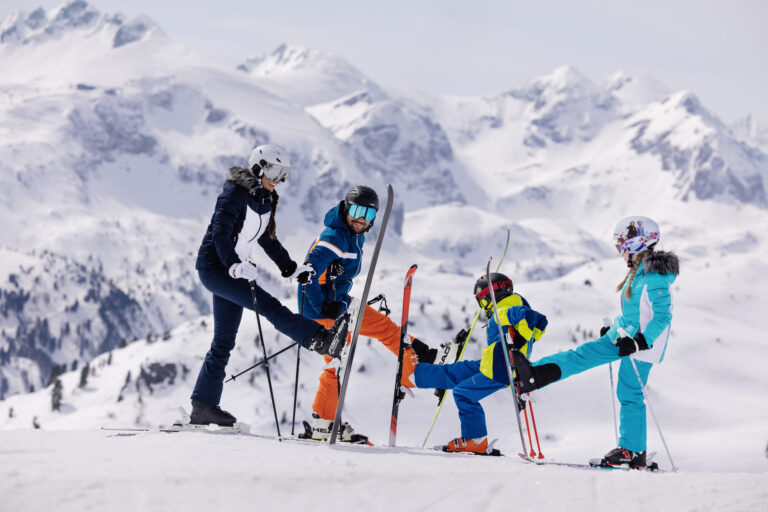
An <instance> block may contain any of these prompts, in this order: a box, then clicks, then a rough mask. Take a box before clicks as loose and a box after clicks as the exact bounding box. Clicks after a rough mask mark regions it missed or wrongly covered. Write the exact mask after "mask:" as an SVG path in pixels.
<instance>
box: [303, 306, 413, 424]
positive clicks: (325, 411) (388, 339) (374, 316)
mask: <svg viewBox="0 0 768 512" xmlns="http://www.w3.org/2000/svg"><path fill="white" fill-rule="evenodd" d="M315 322H318V323H320V324H321V325H322V326H323V327H325V328H326V329H327V328H329V327H331V326H332V325H333V320H331V319H330V318H319V319H316V320H315ZM360 335H361V336H366V337H368V338H376V339H377V340H379V341H380V342H381V344H382V345H384V346H385V347H386V348H387V350H389V351H390V352H392V353H393V354H395V356H397V352H398V350H399V348H400V326H399V325H397V324H396V323H395V322H393V321H392V320H391V319H390V318H389V317H388V316H387V315H385V314H383V313H379V312H378V311H376V310H375V309H373V308H372V307H371V306H368V305H367V304H366V306H365V311H364V313H363V323H362V324H361V325H360ZM351 337H352V332H350V333H349V335H348V336H347V343H349V340H350V338H351ZM323 357H324V358H325V362H326V363H330V362H331V358H330V357H328V356H323ZM319 381H320V382H319V384H318V386H317V394H315V401H314V403H313V404H312V410H313V411H315V413H316V414H317V415H319V416H320V417H321V418H323V419H326V420H332V419H333V418H334V417H335V415H336V405H337V404H338V403H339V390H338V379H337V378H336V370H335V369H333V368H329V369H327V370H323V373H321V374H320V379H319Z"/></svg>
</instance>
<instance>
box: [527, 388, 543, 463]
mask: <svg viewBox="0 0 768 512" xmlns="http://www.w3.org/2000/svg"><path fill="white" fill-rule="evenodd" d="M528 407H530V408H531V422H533V434H534V436H535V437H536V448H538V449H539V458H540V459H543V458H544V454H543V453H541V444H539V430H538V429H537V428H536V416H534V414H533V402H531V401H530V400H529V401H528Z"/></svg>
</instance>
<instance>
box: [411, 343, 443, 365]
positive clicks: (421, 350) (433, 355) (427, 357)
mask: <svg viewBox="0 0 768 512" xmlns="http://www.w3.org/2000/svg"><path fill="white" fill-rule="evenodd" d="M411 347H413V350H415V351H416V355H417V356H418V357H419V362H420V363H427V364H433V363H434V362H435V359H437V349H436V348H429V345H427V344H426V343H424V342H423V341H421V340H420V339H418V338H413V341H412V342H411ZM441 347H442V345H441Z"/></svg>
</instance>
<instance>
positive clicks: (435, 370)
mask: <svg viewBox="0 0 768 512" xmlns="http://www.w3.org/2000/svg"><path fill="white" fill-rule="evenodd" d="M413 376H414V382H415V383H416V387H419V388H439V389H452V390H453V400H454V401H455V402H456V407H457V408H458V410H459V421H460V422H461V437H463V438H464V439H476V438H478V437H484V436H486V435H488V429H487V427H486V425H485V412H484V411H483V408H482V406H481V405H480V400H482V399H483V398H485V397H487V396H488V395H490V394H491V393H494V392H495V391H498V390H499V389H502V388H505V387H507V386H505V385H504V384H500V383H498V382H496V381H495V380H492V379H489V378H488V377H486V376H485V375H483V374H482V373H480V361H459V362H457V363H453V364H446V365H437V364H426V363H419V365H417V366H416V370H414V372H413Z"/></svg>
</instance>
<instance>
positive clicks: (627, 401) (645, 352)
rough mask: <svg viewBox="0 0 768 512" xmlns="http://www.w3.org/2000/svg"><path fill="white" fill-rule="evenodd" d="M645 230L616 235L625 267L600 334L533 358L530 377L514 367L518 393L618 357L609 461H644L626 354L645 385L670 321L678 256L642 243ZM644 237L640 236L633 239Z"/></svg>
mask: <svg viewBox="0 0 768 512" xmlns="http://www.w3.org/2000/svg"><path fill="white" fill-rule="evenodd" d="M642 219H643V220H646V226H647V225H648V224H652V225H654V226H655V223H653V221H650V222H648V221H649V220H650V219H647V218H645V217H642ZM646 229H647V230H648V231H649V232H650V235H651V236H650V239H647V240H645V241H644V243H638V241H637V240H636V239H635V238H633V239H631V240H629V239H627V240H621V239H618V240H619V244H618V245H617V248H619V251H620V252H621V253H622V255H623V256H624V257H625V259H627V260H628V266H629V267H630V270H629V272H628V274H627V277H626V278H625V279H624V281H623V282H622V283H621V284H620V285H619V291H620V297H621V314H620V315H619V316H617V317H616V318H615V319H614V321H613V325H612V326H611V327H607V326H606V327H603V329H602V330H601V332H600V334H601V336H600V337H599V338H598V339H596V340H594V341H591V342H588V343H585V344H583V345H581V346H579V347H578V348H576V349H574V350H569V351H566V352H560V353H558V354H553V355H551V356H547V357H544V358H542V359H540V360H538V361H536V362H535V363H534V364H533V366H532V367H530V368H529V370H530V377H531V378H532V379H533V382H531V381H530V379H529V378H526V377H527V375H526V374H527V373H528V372H526V371H525V370H523V369H521V370H519V373H521V375H520V377H519V382H520V387H521V392H524V393H525V392H529V391H532V390H534V389H538V388H541V387H543V386H546V385H548V384H551V383H552V382H556V381H559V380H563V379H565V378H567V377H570V376H571V375H575V374H577V373H580V372H583V371H585V370H588V369H590V368H594V367H596V366H600V365H603V364H607V363H610V362H613V361H619V360H620V361H621V363H620V365H619V379H618V385H617V390H616V394H617V396H618V399H619V402H620V404H621V409H620V414H619V418H620V427H619V447H618V448H616V449H615V450H613V451H611V452H609V454H607V455H606V457H605V458H604V459H603V461H604V462H608V463H610V464H612V465H613V464H620V463H629V464H630V466H638V467H639V466H644V465H645V451H646V418H645V402H644V400H643V392H642V389H641V388H640V384H639V382H638V379H637V375H636V374H635V370H634V368H633V367H632V362H631V361H630V360H629V358H630V357H631V358H632V359H634V361H635V364H636V365H637V371H638V373H639V375H640V378H641V379H642V382H643V386H645V384H646V383H647V381H648V375H649V373H650V371H651V368H652V367H653V365H654V364H658V363H660V362H661V361H662V359H663V358H664V352H665V351H666V348H667V340H668V338H669V330H670V324H671V321H672V298H671V295H670V290H669V289H670V286H671V285H672V283H673V282H674V281H675V278H676V277H677V275H678V274H679V261H678V258H677V256H676V255H675V254H673V253H671V252H664V251H654V250H653V248H654V245H650V246H649V245H647V242H648V241H650V242H651V243H654V244H655V241H657V240H658V227H656V232H652V231H650V228H646ZM653 235H655V239H654V238H653ZM645 237H646V235H642V236H638V237H636V238H637V239H640V238H645ZM633 241H634V243H633ZM638 249H639V250H638ZM515 362H516V366H518V367H520V366H522V365H521V362H522V361H521V360H520V359H519V358H516V359H515Z"/></svg>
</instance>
